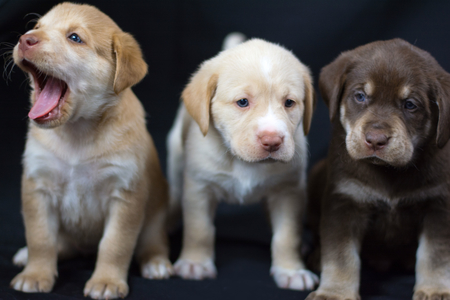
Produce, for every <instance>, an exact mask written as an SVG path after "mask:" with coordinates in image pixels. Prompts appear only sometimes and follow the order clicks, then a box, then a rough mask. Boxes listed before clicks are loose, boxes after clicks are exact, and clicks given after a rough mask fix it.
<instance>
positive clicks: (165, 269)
mask: <svg viewBox="0 0 450 300" xmlns="http://www.w3.org/2000/svg"><path fill="white" fill-rule="evenodd" d="M141 274H142V276H143V277H145V278H148V279H167V278H169V277H170V276H171V275H173V267H172V264H171V263H170V261H169V260H168V259H167V258H163V257H155V258H153V259H151V260H150V261H149V262H147V263H144V264H142V265H141Z"/></svg>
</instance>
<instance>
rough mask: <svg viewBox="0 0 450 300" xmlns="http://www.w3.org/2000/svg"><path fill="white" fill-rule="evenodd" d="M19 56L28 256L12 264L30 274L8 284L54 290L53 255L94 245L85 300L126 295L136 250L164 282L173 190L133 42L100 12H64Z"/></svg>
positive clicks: (53, 13)
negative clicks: (145, 102)
mask: <svg viewBox="0 0 450 300" xmlns="http://www.w3.org/2000/svg"><path fill="white" fill-rule="evenodd" d="M13 56H14V62H15V63H16V64H17V65H18V66H19V67H20V68H21V69H22V70H23V71H25V72H27V73H28V74H29V76H30V84H31V87H32V92H31V104H32V108H31V110H30V112H29V114H28V116H29V118H30V124H29V129H28V135H27V141H26V148H25V153H24V158H23V164H24V171H23V177H22V212H23V217H24V222H25V229H26V240H27V245H28V248H24V249H22V250H20V251H19V252H18V253H17V254H16V256H15V257H14V262H15V263H16V264H18V265H24V264H26V267H25V269H24V270H23V271H22V272H21V273H20V274H19V275H17V276H16V277H15V278H14V279H13V280H12V282H11V286H12V287H13V288H14V289H16V290H19V291H23V292H49V291H50V290H51V289H52V287H53V285H54V282H55V276H56V275H57V266H56V265H57V258H58V259H61V258H68V257H72V256H74V255H76V254H77V253H80V252H81V253H84V252H89V251H91V250H93V251H96V250H97V247H98V256H97V264H96V267H95V271H94V274H93V275H92V277H91V279H90V280H89V281H88V282H87V284H86V287H85V289H84V293H85V295H89V296H90V297H92V298H96V299H99V298H102V299H103V298H106V299H112V298H117V297H124V296H126V295H127V294H128V285H127V282H126V280H127V272H128V267H129V264H130V260H131V258H132V255H133V250H134V249H135V246H136V244H137V248H136V254H137V258H138V260H139V262H140V265H141V270H142V274H143V276H144V277H148V278H166V277H168V276H169V275H170V273H171V265H170V262H169V260H168V258H167V257H168V246H167V238H166V233H165V228H164V226H165V225H164V224H165V215H166V206H167V184H166V181H165V179H164V177H163V175H162V173H161V170H160V166H159V161H158V155H157V153H156V149H155V147H154V145H153V141H152V139H151V137H150V135H149V134H148V132H147V130H146V126H145V118H144V110H143V107H142V105H141V103H140V102H139V100H138V99H137V98H136V96H135V95H134V94H133V92H132V91H131V89H130V87H131V86H132V85H134V84H136V83H137V82H139V81H140V80H141V79H142V78H143V77H144V76H145V74H146V72H147V65H146V64H145V62H144V60H143V58H142V53H141V50H140V48H139V45H138V44H137V42H136V41H135V40H134V38H133V37H132V36H131V35H130V34H128V33H125V32H123V31H122V30H121V29H120V28H119V27H118V26H117V25H116V24H115V23H114V22H113V21H112V20H111V19H110V18H109V17H108V16H106V15H105V14H103V13H102V12H100V11H99V10H98V9H96V8H95V7H92V6H89V5H76V4H70V3H63V4H59V5H57V6H55V7H54V8H53V9H52V10H50V11H49V12H48V13H47V14H46V15H44V16H43V17H42V18H40V19H39V21H38V22H37V24H36V26H35V27H34V29H32V30H30V31H28V32H27V33H26V34H24V35H22V36H21V37H20V40H19V43H18V44H17V45H16V47H15V48H14V54H13ZM141 229H142V230H141Z"/></svg>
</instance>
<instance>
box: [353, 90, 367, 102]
mask: <svg viewBox="0 0 450 300" xmlns="http://www.w3.org/2000/svg"><path fill="white" fill-rule="evenodd" d="M355 99H356V101H358V102H364V101H366V94H364V93H361V92H359V93H356V94H355Z"/></svg>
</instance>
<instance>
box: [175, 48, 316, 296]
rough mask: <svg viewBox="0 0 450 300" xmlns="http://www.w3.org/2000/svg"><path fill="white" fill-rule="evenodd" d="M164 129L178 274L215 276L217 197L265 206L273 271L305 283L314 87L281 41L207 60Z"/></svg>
mask: <svg viewBox="0 0 450 300" xmlns="http://www.w3.org/2000/svg"><path fill="white" fill-rule="evenodd" d="M182 99H183V104H182V105H181V107H180V109H179V111H178V115H177V117H176V120H175V124H174V126H173V128H172V130H171V132H170V134H169V137H168V149H169V156H168V168H169V169H168V177H169V183H170V185H171V187H170V190H171V201H172V203H177V202H179V201H182V208H183V219H184V239H183V248H182V252H181V254H180V257H179V259H178V261H177V262H176V264H175V267H174V268H175V272H176V274H178V275H179V276H181V277H183V278H186V279H203V278H211V277H215V276H216V267H215V265H214V231H215V229H214V224H213V219H214V214H215V209H216V206H217V203H218V202H219V201H226V202H229V203H238V204H247V203H254V202H257V201H260V200H264V202H265V203H266V204H267V206H268V210H269V213H270V219H271V223H272V228H273V239H272V258H273V263H272V268H271V272H272V274H273V276H274V278H275V281H276V283H277V285H278V286H280V287H283V288H290V289H299V290H303V289H312V288H313V287H314V285H315V283H316V282H317V277H316V275H314V274H313V273H311V272H310V271H308V270H306V269H305V266H304V264H303V262H302V259H301V257H300V254H299V251H298V250H299V249H298V248H299V246H300V227H301V223H302V222H301V215H302V213H303V207H304V205H305V200H306V199H305V193H304V190H305V168H306V160H307V156H308V154H307V144H306V138H305V135H306V134H307V133H308V131H309V127H310V122H311V117H312V110H313V105H314V90H313V87H312V79H311V75H310V72H309V70H308V68H307V67H306V66H304V65H303V64H302V63H300V62H299V61H298V59H297V58H296V57H295V56H294V55H293V54H292V53H291V52H289V51H287V50H285V49H284V48H282V47H280V46H278V45H274V44H271V43H268V42H266V41H263V40H260V39H252V40H250V41H247V42H245V43H243V44H240V45H237V46H235V47H233V48H231V49H227V50H225V51H223V52H221V53H219V54H218V55H217V56H216V57H214V58H212V59H210V60H207V61H205V62H204V63H203V64H202V65H201V66H200V68H199V69H198V71H197V72H196V73H195V74H194V75H193V76H192V78H191V80H190V82H189V84H188V85H187V86H186V88H185V89H184V91H183V93H182Z"/></svg>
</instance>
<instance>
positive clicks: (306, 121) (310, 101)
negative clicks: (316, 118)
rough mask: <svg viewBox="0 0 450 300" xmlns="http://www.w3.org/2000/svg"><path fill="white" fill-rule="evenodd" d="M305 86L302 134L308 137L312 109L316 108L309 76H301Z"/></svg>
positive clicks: (314, 94) (314, 95)
mask: <svg viewBox="0 0 450 300" xmlns="http://www.w3.org/2000/svg"><path fill="white" fill-rule="evenodd" d="M303 81H304V84H305V111H304V112H303V132H304V133H305V135H308V133H309V129H310V128H311V121H312V115H313V111H314V108H315V107H316V93H315V91H314V87H313V85H312V78H311V75H309V74H305V75H303Z"/></svg>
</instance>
